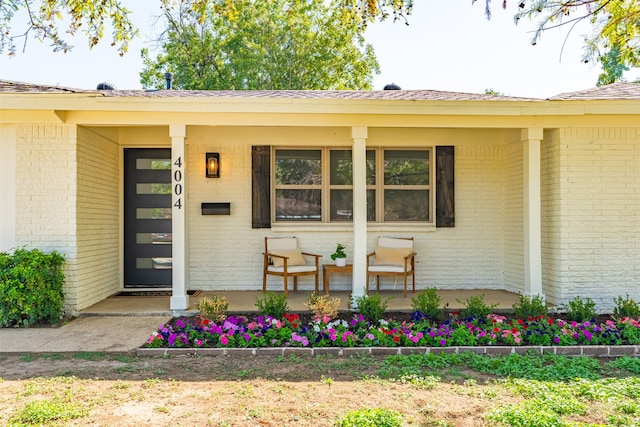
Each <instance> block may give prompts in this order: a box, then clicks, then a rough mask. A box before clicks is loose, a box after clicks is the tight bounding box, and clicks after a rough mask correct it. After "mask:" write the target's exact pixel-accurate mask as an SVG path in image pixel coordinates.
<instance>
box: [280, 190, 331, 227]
mask: <svg viewBox="0 0 640 427" xmlns="http://www.w3.org/2000/svg"><path fill="white" fill-rule="evenodd" d="M320 197H321V191H320V190H276V220H280V221H282V220H286V221H296V220H302V221H320V219H321V208H322V203H321V198H320Z"/></svg>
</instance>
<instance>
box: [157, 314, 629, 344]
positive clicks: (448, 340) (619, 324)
mask: <svg viewBox="0 0 640 427" xmlns="http://www.w3.org/2000/svg"><path fill="white" fill-rule="evenodd" d="M638 344H640V318H638V319H632V318H628V317H627V318H622V319H611V320H604V321H600V322H598V321H595V320H594V321H589V322H582V323H578V322H568V321H565V320H562V319H555V318H552V317H547V316H539V317H535V318H529V319H526V320H524V319H513V320H509V319H507V318H506V317H505V316H501V315H497V314H489V315H488V316H487V317H486V318H469V319H459V318H458V317H457V316H455V315H453V316H451V317H450V318H449V319H448V320H447V321H445V322H434V321H432V320H430V319H428V318H424V317H423V316H422V315H421V313H420V312H415V313H414V314H413V315H412V316H411V319H409V320H394V319H388V320H381V321H379V322H378V323H375V324H374V323H372V322H369V321H368V320H367V319H366V318H365V317H364V316H363V315H361V314H354V315H353V316H352V317H351V318H350V319H348V320H347V319H337V320H333V319H330V318H328V317H326V316H325V317H324V318H317V319H314V320H311V321H309V322H303V321H302V320H301V318H300V316H299V315H297V314H285V315H284V317H283V318H282V319H276V318H273V317H269V316H255V317H253V318H248V317H246V316H229V317H227V318H226V319H225V320H224V321H220V322H214V321H212V320H209V319H206V318H202V317H195V318H178V319H174V321H172V322H171V323H167V324H165V325H163V326H161V327H160V328H159V329H158V330H157V331H155V332H153V333H152V334H151V336H150V337H149V339H148V340H147V343H146V344H145V347H147V348H263V347H450V346H504V345H507V346H572V345H608V346H611V345H638Z"/></svg>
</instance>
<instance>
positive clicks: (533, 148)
mask: <svg viewBox="0 0 640 427" xmlns="http://www.w3.org/2000/svg"><path fill="white" fill-rule="evenodd" d="M542 138H543V129H541V128H529V129H523V130H522V133H521V140H522V151H523V165H522V166H523V167H522V170H523V175H524V176H523V184H524V188H523V202H524V206H523V212H524V294H525V295H528V296H533V295H541V296H542V297H544V294H543V293H542V244H541V227H540V142H541V141H542Z"/></svg>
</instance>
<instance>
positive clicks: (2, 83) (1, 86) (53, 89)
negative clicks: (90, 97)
mask: <svg viewBox="0 0 640 427" xmlns="http://www.w3.org/2000/svg"><path fill="white" fill-rule="evenodd" d="M87 92H95V91H92V90H84V89H73V88H68V87H62V86H48V85H40V84H32V83H23V82H14V81H11V80H0V93H87Z"/></svg>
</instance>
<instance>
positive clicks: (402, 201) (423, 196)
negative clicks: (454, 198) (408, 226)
mask: <svg viewBox="0 0 640 427" xmlns="http://www.w3.org/2000/svg"><path fill="white" fill-rule="evenodd" d="M384 220H385V221H428V220H429V190H385V191H384Z"/></svg>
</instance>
